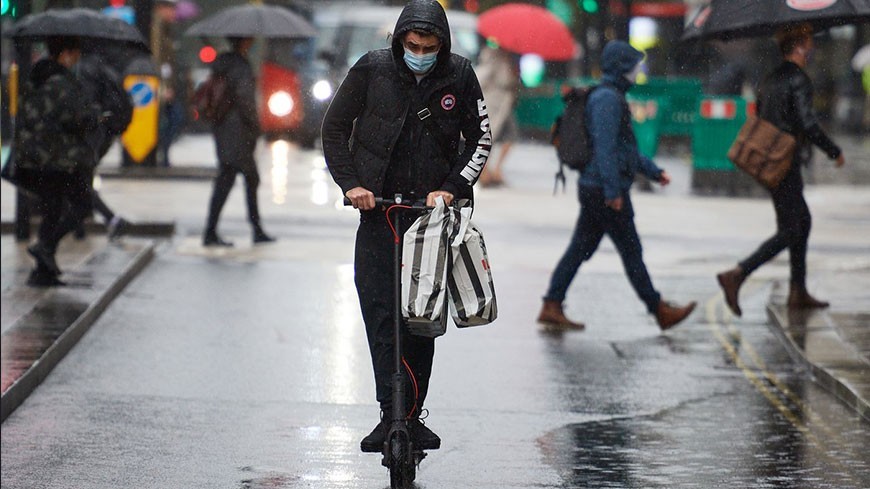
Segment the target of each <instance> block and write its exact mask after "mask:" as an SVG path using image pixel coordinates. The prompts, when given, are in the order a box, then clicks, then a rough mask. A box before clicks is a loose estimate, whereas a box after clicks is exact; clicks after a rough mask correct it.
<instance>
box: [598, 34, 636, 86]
mask: <svg viewBox="0 0 870 489" xmlns="http://www.w3.org/2000/svg"><path fill="white" fill-rule="evenodd" d="M642 59H643V53H642V52H640V51H638V50H637V49H634V48H633V47H631V45H630V44H628V43H627V42H625V41H610V42H608V43H607V45H606V46H604V51H603V52H602V53H601V71H603V72H604V74H605V75H606V77H607V78H608V79H609V80H610V81H612V82H618V81H619V80H624V79H625V78H624V75H625V74H626V73H628V72H629V71H631V70H632V69H633V68H634V67H635V66H637V64H638V63H640V61H641V60H642Z"/></svg>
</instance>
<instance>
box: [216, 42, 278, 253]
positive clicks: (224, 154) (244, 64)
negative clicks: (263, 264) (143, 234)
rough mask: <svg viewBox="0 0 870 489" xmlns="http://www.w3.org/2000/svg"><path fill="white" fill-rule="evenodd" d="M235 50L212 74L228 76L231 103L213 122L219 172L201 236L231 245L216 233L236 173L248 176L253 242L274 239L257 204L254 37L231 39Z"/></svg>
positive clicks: (222, 57) (223, 56)
mask: <svg viewBox="0 0 870 489" xmlns="http://www.w3.org/2000/svg"><path fill="white" fill-rule="evenodd" d="M229 41H230V44H231V45H232V50H231V51H229V52H226V53H222V54H221V55H220V56H218V58H217V59H216V60H215V61H214V64H213V65H212V76H221V77H224V78H225V79H226V82H227V93H226V94H225V96H226V97H229V98H230V101H231V105H230V108H229V110H228V111H227V113H226V115H224V116H223V118H222V119H220V120H219V121H216V122H214V126H213V133H214V139H215V145H216V146H217V157H218V173H217V176H216V177H215V179H214V187H213V190H212V195H211V203H210V204H209V211H208V220H207V221H206V225H205V233H204V234H203V237H202V244H203V245H204V246H232V245H233V243H232V242H230V241H225V240H224V239H222V238H221V237H220V236H218V234H217V225H218V219H220V214H221V210H223V207H224V204H225V203H226V202H227V197H228V196H229V194H230V190H232V188H233V184H234V183H235V181H236V175H237V174H239V173H241V174H242V176H244V177H245V193H246V197H247V203H248V221H249V222H250V223H251V227H252V228H253V242H254V243H255V244H257V243H269V242H272V241H275V238H273V237H272V236H269V235H268V234H266V232H265V231H264V230H263V227H262V225H261V224H260V211H259V206H258V204H257V187H258V186H259V185H260V173H259V172H258V171H257V161H256V160H255V159H254V150H255V149H256V148H257V139H258V138H259V137H260V122H259V117H258V115H257V102H256V100H255V93H256V89H257V86H256V82H255V79H254V71H253V69H252V68H251V64H250V63H249V62H248V58H247V56H248V51H249V50H250V49H251V45H252V44H253V43H254V39H253V38H251V37H231V38H229Z"/></svg>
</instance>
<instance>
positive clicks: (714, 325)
mask: <svg viewBox="0 0 870 489" xmlns="http://www.w3.org/2000/svg"><path fill="white" fill-rule="evenodd" d="M717 309H718V310H719V311H721V315H722V319H721V320H720V319H719V318H718V317H717ZM705 316H706V319H707V324H708V326H709V328H710V332H711V333H712V334H713V336H714V337H715V338H716V339H717V340H718V341H719V344H720V345H722V348H723V349H724V350H725V352H726V353H728V356H729V357H730V358H731V361H732V362H734V365H736V366H737V368H739V369H740V371H741V372H742V373H743V376H744V377H746V379H747V380H749V382H750V383H751V384H752V385H753V386H755V388H756V390H758V392H759V393H761V394H762V395H763V396H764V397H765V398H766V399H767V400H768V402H770V404H771V405H772V406H773V407H774V408H776V410H777V411H779V412H780V413H781V414H782V415H783V417H785V419H787V420H788V421H789V422H790V423H791V424H792V426H794V427H795V428H796V429H797V430H798V431H800V432H801V433H802V434H803V435H804V436H805V437H806V438H807V440H809V441H810V442H811V443H813V444H814V445H815V446H816V447H817V448H818V449H819V451H820V452H821V453H822V455H823V456H824V457H825V458H827V459H828V460H829V461H831V462H833V463H834V464H835V465H837V466H839V467H841V468H842V469H844V474H843V475H845V476H846V477H847V478H848V479H850V480H853V481H854V479H852V477H851V474H849V473H848V472H847V471H846V467H845V466H844V465H843V463H842V462H841V461H840V460H839V459H837V458H835V457H833V456H831V455H830V450H829V448H828V447H827V446H826V443H824V442H823V441H822V440H820V439H819V438H818V437H817V436H816V435H815V434H814V433H812V431H810V429H809V427H808V426H807V424H806V423H805V422H804V421H803V420H802V419H801V416H800V415H799V413H796V412H795V411H793V410H792V409H791V408H789V407H788V406H786V405H785V403H784V402H783V401H782V399H780V396H779V395H782V396H785V397H786V398H787V399H789V400H790V401H791V402H793V403H794V404H795V406H796V407H797V408H798V411H799V412H802V413H803V414H804V415H805V416H806V417H808V418H809V419H810V421H812V422H813V425H814V426H816V425H818V426H819V427H820V428H821V429H822V430H823V431H824V432H825V433H826V434H827V435H828V436H830V437H831V438H839V437H838V435H837V434H836V433H835V432H834V431H833V430H831V429H830V428H829V427H828V426H827V425H826V424H825V423H824V422H822V421H821V419H820V418H819V416H818V415H816V414H815V413H814V412H813V411H812V410H811V409H810V408H809V406H807V404H806V403H805V402H804V401H803V400H802V399H800V398H799V397H798V396H797V395H796V394H795V393H794V392H792V391H791V389H789V388H788V387H787V386H786V385H785V384H783V383H782V381H780V380H779V378H777V377H776V376H775V375H774V374H773V373H771V372H770V371H769V370H768V369H767V366H766V364H765V363H764V361H763V360H762V359H761V357H760V356H759V355H758V352H756V350H755V348H753V347H752V345H751V344H750V343H749V342H748V341H746V340H745V339H743V338H742V337H740V338H739V342H740V346H741V347H742V350H743V351H744V352H746V354H747V355H748V356H749V358H750V360H751V361H752V362H753V363H754V364H755V367H756V368H757V370H758V371H759V372H761V374H762V375H763V376H764V378H765V379H767V381H768V382H770V385H772V386H773V388H774V389H775V391H776V392H773V391H771V389H770V388H768V386H767V385H765V383H764V382H763V381H762V379H761V378H759V376H758V375H757V374H756V373H755V371H753V369H752V368H750V366H749V365H747V364H746V362H744V360H743V358H742V357H741V356H740V352H738V351H737V349H736V348H735V347H734V345H733V344H732V343H731V342H730V341H729V340H728V338H727V337H726V336H725V333H724V332H723V330H722V326H723V325H727V327H728V328H729V329H730V330H731V333H732V336H733V337H735V338H736V337H737V336H738V335H735V334H733V333H735V332H736V333H739V331H738V330H737V329H736V327H735V326H734V325H733V318H734V316H733V314H732V313H731V310H730V309H728V307H727V306H726V305H725V301H724V297H723V296H722V294H720V293H716V294H714V295H713V296H712V297H710V298H709V299H708V300H707V302H706V304H705ZM777 394H779V395H777Z"/></svg>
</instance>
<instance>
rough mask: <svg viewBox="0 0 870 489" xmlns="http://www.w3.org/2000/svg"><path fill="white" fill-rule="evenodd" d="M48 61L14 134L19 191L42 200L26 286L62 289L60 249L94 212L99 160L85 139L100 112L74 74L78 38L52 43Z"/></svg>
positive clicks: (40, 66) (41, 64) (34, 77)
mask: <svg viewBox="0 0 870 489" xmlns="http://www.w3.org/2000/svg"><path fill="white" fill-rule="evenodd" d="M46 45H47V47H48V53H49V56H48V57H47V58H43V59H41V60H40V61H38V62H37V63H36V64H35V65H33V68H32V69H31V72H30V78H29V80H28V87H27V91H26V92H25V94H26V95H25V97H24V100H23V105H22V110H21V113H20V125H19V126H18V127H17V130H16V132H15V144H14V147H13V156H12V157H13V158H15V160H14V161H15V164H16V171H17V172H18V178H19V185H20V186H21V187H22V188H24V189H26V190H29V191H31V192H33V193H35V194H36V195H37V196H38V197H39V199H40V208H41V211H42V222H41V223H40V225H39V231H38V240H37V242H36V243H34V244H32V245H31V246H29V247H28V248H27V251H28V252H29V253H30V254H31V255H32V256H33V258H34V259H35V260H36V267H35V268H34V269H33V271H32V272H31V274H30V277H29V278H28V282H27V283H28V285H31V286H37V287H50V286H56V285H63V284H64V283H63V282H62V281H61V280H60V279H59V278H58V277H59V276H60V274H61V270H60V268H59V267H58V265H57V261H56V260H55V254H56V253H57V247H58V244H59V243H60V241H61V240H62V239H63V237H64V236H66V235H67V234H68V233H70V232H71V231H73V230H74V229H75V228H76V227H77V226H78V223H79V222H81V220H82V219H84V217H85V216H86V215H87V214H88V213H89V212H90V211H91V204H92V197H91V181H92V175H93V173H92V172H93V170H94V167H95V166H96V157H95V154H94V150H93V148H92V147H91V145H90V144H88V140H87V135H88V134H89V133H90V132H91V131H93V130H95V129H96V128H97V125H98V124H99V121H100V112H101V109H100V107H99V106H98V105H96V104H93V103H90V100H89V99H88V98H87V97H85V96H84V88H83V87H82V85H81V83H80V82H79V81H78V80H77V79H76V76H75V74H73V72H72V70H71V69H72V67H73V66H74V65H75V64H76V63H77V62H78V61H79V58H80V57H81V47H80V43H79V39H78V38H77V37H49V38H48V39H47V41H46Z"/></svg>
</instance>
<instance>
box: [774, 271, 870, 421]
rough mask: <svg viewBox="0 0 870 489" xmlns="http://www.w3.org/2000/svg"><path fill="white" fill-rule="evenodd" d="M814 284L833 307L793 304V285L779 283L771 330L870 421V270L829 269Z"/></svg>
mask: <svg viewBox="0 0 870 489" xmlns="http://www.w3.org/2000/svg"><path fill="white" fill-rule="evenodd" d="M811 289H812V290H811V292H812V293H813V294H814V295H818V296H819V297H820V298H822V299H825V300H829V301H830V302H831V307H830V308H829V309H823V310H792V309H789V308H787V307H786V306H785V300H786V296H787V294H788V285H787V284H785V285H783V284H782V283H779V284H777V287H775V288H774V290H773V292H772V293H771V298H770V302H769V304H768V306H767V312H768V317H769V318H770V325H771V329H772V330H773V331H774V333H776V334H777V336H779V337H780V339H782V340H783V343H784V344H785V346H786V348H787V349H788V350H789V353H791V355H792V357H794V358H795V360H797V361H798V362H800V363H802V364H804V366H805V367H806V368H807V369H808V370H809V371H810V372H811V373H812V375H813V377H814V378H815V380H816V381H817V382H818V383H819V384H820V385H822V386H823V387H824V388H825V389H827V390H828V391H830V392H831V393H833V394H834V395H835V396H837V397H838V398H839V399H840V400H842V401H843V402H844V403H846V404H847V405H849V406H850V407H851V408H853V409H854V410H855V411H856V412H857V413H858V414H860V415H861V416H862V417H864V419H866V420H867V421H870V273H868V271H867V270H860V269H859V270H852V271H845V272H844V271H840V272H838V273H828V274H824V275H822V276H820V277H818V278H814V279H813V280H812V283H811Z"/></svg>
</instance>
